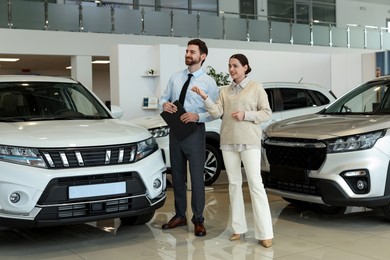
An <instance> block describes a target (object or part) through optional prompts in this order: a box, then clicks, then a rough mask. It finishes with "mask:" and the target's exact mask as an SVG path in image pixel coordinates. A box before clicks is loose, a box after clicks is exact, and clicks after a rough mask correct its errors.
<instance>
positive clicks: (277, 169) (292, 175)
mask: <svg viewBox="0 0 390 260" xmlns="http://www.w3.org/2000/svg"><path fill="white" fill-rule="evenodd" d="M270 169H271V171H270V175H271V177H274V178H276V179H278V180H281V181H293V182H300V183H309V170H306V169H301V168H294V167H287V166H281V165H270Z"/></svg>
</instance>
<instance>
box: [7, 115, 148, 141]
mask: <svg viewBox="0 0 390 260" xmlns="http://www.w3.org/2000/svg"><path fill="white" fill-rule="evenodd" d="M0 129H1V137H0V145H13V146H24V147H46V148H49V147H81V146H99V145H112V144H124V143H132V142H137V141H140V140H145V139H147V138H148V137H150V133H149V131H147V130H146V129H144V128H142V127H139V126H135V125H132V124H131V123H128V122H125V121H122V120H117V119H105V120H64V121H53V120H51V121H34V122H17V123H0Z"/></svg>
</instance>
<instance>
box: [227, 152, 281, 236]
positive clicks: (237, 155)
mask: <svg viewBox="0 0 390 260" xmlns="http://www.w3.org/2000/svg"><path fill="white" fill-rule="evenodd" d="M222 154H223V160H224V163H225V166H226V173H227V176H228V180H229V197H230V210H231V220H232V228H233V231H234V233H235V234H243V233H246V232H247V231H248V227H247V222H246V217H245V206H244V197H243V193H242V171H241V161H242V163H243V164H244V169H245V173H246V177H247V181H248V187H249V192H250V197H251V202H252V210H253V218H254V222H255V223H254V227H255V238H256V239H258V240H265V239H271V238H273V236H274V235H273V227H272V217H271V211H270V208H269V203H268V197H267V194H266V192H265V189H264V185H263V180H262V178H261V166H260V164H261V152H260V150H258V149H249V150H245V151H242V152H234V151H222Z"/></svg>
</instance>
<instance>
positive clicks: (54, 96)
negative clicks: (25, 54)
mask: <svg viewBox="0 0 390 260" xmlns="http://www.w3.org/2000/svg"><path fill="white" fill-rule="evenodd" d="M110 117H111V116H110V115H109V114H108V113H107V111H106V110H105V109H104V107H103V106H102V105H101V104H100V103H99V102H98V101H97V100H96V98H95V97H94V96H93V95H91V93H89V92H88V91H87V90H86V89H85V88H84V87H83V86H81V85H79V84H69V83H66V84H65V83H50V82H31V83H26V82H11V83H10V82H7V83H1V84H0V120H3V121H4V120H6V121H7V120H8V121H28V120H50V119H90V118H110Z"/></svg>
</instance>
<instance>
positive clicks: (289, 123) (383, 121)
mask: <svg viewBox="0 0 390 260" xmlns="http://www.w3.org/2000/svg"><path fill="white" fill-rule="evenodd" d="M389 127H390V116H386V115H323V114H314V115H306V116H300V117H294V118H290V119H286V120H282V121H279V122H276V123H274V124H272V125H270V126H269V127H268V128H267V129H266V131H265V134H266V135H267V136H269V137H294V138H310V139H317V140H324V139H329V138H336V137H340V136H348V135H354V134H360V133H366V132H371V131H375V130H380V129H386V128H389Z"/></svg>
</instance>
